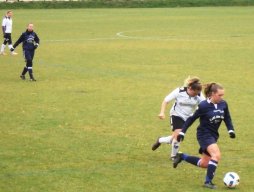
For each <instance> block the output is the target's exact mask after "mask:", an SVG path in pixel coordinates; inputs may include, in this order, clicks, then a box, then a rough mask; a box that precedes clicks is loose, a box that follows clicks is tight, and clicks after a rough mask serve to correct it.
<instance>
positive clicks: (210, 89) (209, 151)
mask: <svg viewBox="0 0 254 192" xmlns="http://www.w3.org/2000/svg"><path fill="white" fill-rule="evenodd" d="M204 93H205V96H206V98H207V100H204V101H202V102H201V103H200V104H199V106H198V109H197V110H196V112H195V113H194V115H193V116H191V117H189V118H188V119H187V121H186V122H185V124H184V125H183V128H182V130H181V132H180V133H179V135H178V136H177V140H178V141H179V142H180V141H183V139H184V136H185V133H186V131H187V129H188V128H189V127H190V126H191V125H192V123H193V122H194V121H195V120H196V119H198V118H199V120H200V124H199V126H198V128H197V140H198V142H199V145H200V149H199V153H201V154H202V157H201V158H199V157H195V156H189V155H187V154H185V153H178V154H177V156H176V158H175V160H174V163H173V167H174V168H176V167H177V165H178V164H179V163H180V162H181V161H182V160H184V161H186V162H188V163H191V164H193V165H195V166H198V167H201V168H207V173H206V178H205V183H204V187H206V188H210V189H215V188H216V186H215V185H214V184H213V183H212V180H213V177H214V174H215V171H216V168H217V165H218V162H219V160H220V158H221V153H220V149H219V147H218V145H217V140H218V138H219V133H218V129H219V127H220V125H221V122H222V121H224V122H225V124H226V127H227V129H228V133H229V136H230V138H235V132H234V127H233V124H232V121H231V117H230V113H229V109H228V104H227V102H226V101H225V100H223V96H224V89H223V87H222V86H221V85H219V84H217V83H210V84H207V85H206V88H205V90H204Z"/></svg>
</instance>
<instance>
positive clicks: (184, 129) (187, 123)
mask: <svg viewBox="0 0 254 192" xmlns="http://www.w3.org/2000/svg"><path fill="white" fill-rule="evenodd" d="M201 111H202V107H201V105H200V104H199V105H198V109H197V110H196V111H195V113H194V114H193V115H192V116H190V117H189V118H188V119H187V120H186V121H185V123H184V125H183V127H182V130H181V132H183V133H186V132H187V129H188V128H189V127H190V126H191V125H192V124H193V123H194V121H195V120H196V119H197V118H199V117H200V115H201V114H202V112H201Z"/></svg>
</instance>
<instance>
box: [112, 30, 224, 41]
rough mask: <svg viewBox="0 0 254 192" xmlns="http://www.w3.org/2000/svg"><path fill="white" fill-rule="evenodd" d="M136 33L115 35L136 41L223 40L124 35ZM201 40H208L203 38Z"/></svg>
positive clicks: (123, 32) (124, 32)
mask: <svg viewBox="0 0 254 192" xmlns="http://www.w3.org/2000/svg"><path fill="white" fill-rule="evenodd" d="M136 31H143V30H136ZM136 31H122V32H118V33H116V36H118V37H121V38H125V39H136V40H158V41H204V42H211V41H214V42H221V41H225V40H214V39H191V38H192V37H191V36H190V37H181V36H178V37H177V36H164V37H160V36H153V37H146V36H131V35H126V33H131V32H136ZM203 38H209V37H205V36H203Z"/></svg>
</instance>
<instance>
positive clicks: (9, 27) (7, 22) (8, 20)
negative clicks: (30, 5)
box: [2, 17, 12, 33]
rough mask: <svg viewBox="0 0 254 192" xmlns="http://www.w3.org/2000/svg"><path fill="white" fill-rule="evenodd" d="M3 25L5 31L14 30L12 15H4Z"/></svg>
mask: <svg viewBox="0 0 254 192" xmlns="http://www.w3.org/2000/svg"><path fill="white" fill-rule="evenodd" d="M2 27H4V28H5V31H4V32H5V33H11V32H12V18H10V17H4V18H3V21H2Z"/></svg>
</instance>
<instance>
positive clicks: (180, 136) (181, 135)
mask: <svg viewBox="0 0 254 192" xmlns="http://www.w3.org/2000/svg"><path fill="white" fill-rule="evenodd" d="M176 140H177V141H178V142H181V141H183V140H184V133H183V132H180V133H179V134H178V135H177V138H176Z"/></svg>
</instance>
